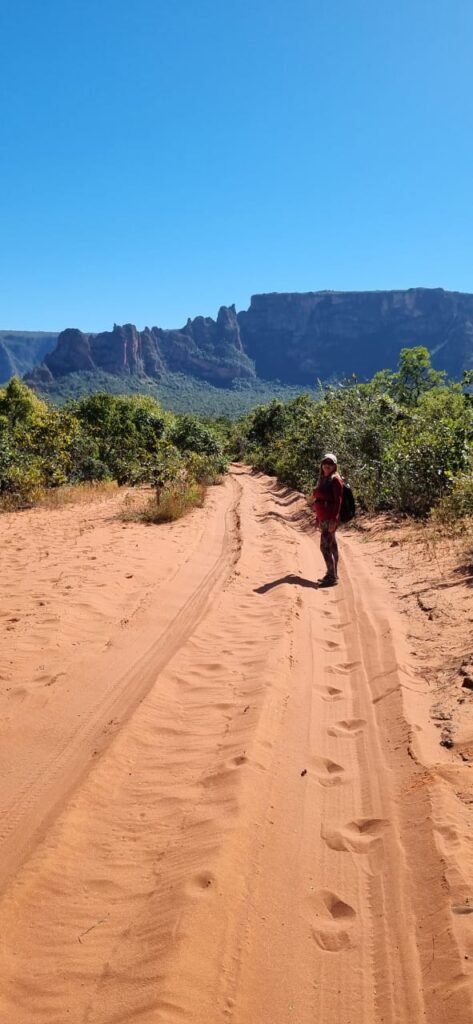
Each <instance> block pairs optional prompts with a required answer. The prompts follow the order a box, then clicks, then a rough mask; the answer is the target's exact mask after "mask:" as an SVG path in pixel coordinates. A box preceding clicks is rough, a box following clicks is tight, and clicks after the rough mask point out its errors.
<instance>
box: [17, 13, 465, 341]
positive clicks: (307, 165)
mask: <svg viewBox="0 0 473 1024" xmlns="http://www.w3.org/2000/svg"><path fill="white" fill-rule="evenodd" d="M472 42H473V4H472V3H471V0H409V2H408V0H396V2H394V0H389V2H388V0H126V2H125V0H41V2H39V0H2V4H1V6H0V81H1V91H0V147H1V153H0V184H1V196H2V203H1V215H0V218H1V220H0V223H1V252H0V289H1V292H0V328H12V329H13V328H16V329H21V328H23V329H25V330H26V329H29V330H33V329H36V330H61V329H62V328H64V327H66V326H77V327H80V328H82V329H83V330H103V329H107V328H109V327H110V326H111V325H112V323H113V322H114V321H116V322H118V323H123V322H127V321H132V322H134V323H136V324H137V325H138V327H140V328H142V327H144V326H145V324H147V325H154V324H159V325H160V326H164V327H171V326H179V325H181V324H182V323H184V322H185V320H186V318H187V316H195V315H197V314H199V313H202V314H205V315H211V316H214V315H216V312H217V309H218V306H219V305H220V304H229V303H232V302H235V303H236V305H237V308H239V309H241V308H246V307H247V305H248V303H249V299H250V295H251V294H252V293H255V292H263V291H310V290H317V289H319V288H334V289H348V290H353V289H371V288H404V287H411V286H415V285H422V286H425V287H444V288H450V289H457V290H461V291H473V203H472V182H473V62H472V60H471V51H472Z"/></svg>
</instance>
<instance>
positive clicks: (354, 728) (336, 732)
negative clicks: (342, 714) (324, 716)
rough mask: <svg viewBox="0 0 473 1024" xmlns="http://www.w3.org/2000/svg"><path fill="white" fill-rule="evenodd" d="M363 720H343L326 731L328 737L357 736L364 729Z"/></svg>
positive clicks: (364, 721)
mask: <svg viewBox="0 0 473 1024" xmlns="http://www.w3.org/2000/svg"><path fill="white" fill-rule="evenodd" d="M365 725H366V720H365V719H364V718H343V719H342V720H341V721H340V722H335V723H334V724H333V725H331V726H330V728H329V729H327V732H328V735H329V736H359V735H360V734H361V733H362V732H363V729H364V728H365Z"/></svg>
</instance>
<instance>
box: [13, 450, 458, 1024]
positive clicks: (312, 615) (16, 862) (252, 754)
mask: <svg viewBox="0 0 473 1024" xmlns="http://www.w3.org/2000/svg"><path fill="white" fill-rule="evenodd" d="M120 500H121V499H120V498H117V497H116V498H112V499H108V500H107V501H105V502H103V503H101V504H98V503H97V504H94V505H90V506H86V507H84V506H75V507H71V508H67V509H63V510H61V511H57V512H50V511H49V512H46V511H44V510H36V511H32V512H28V513H24V514H21V515H11V516H10V515H9V516H4V517H2V519H1V520H0V533H1V535H2V573H1V582H0V587H1V595H2V603H1V616H2V617H1V619H0V630H1V633H2V648H1V649H2V656H1V664H0V684H1V695H0V710H1V719H0V721H1V725H0V738H1V753H0V758H1V769H2V771H1V783H0V807H1V818H0V820H1V827H0V882H1V893H2V895H1V900H0V920H1V925H2V927H1V936H2V939H1V947H0V1019H1V1020H2V1021H5V1022H7V1024H66V1022H67V1024H134V1022H136V1024H158V1022H159V1024H185V1022H189V1024H220V1022H222V1024H223V1022H231V1024H314V1022H315V1021H317V1022H319V1024H420V1022H428V1024H445V1022H446V1021H448V1022H449V1024H450V1022H452V1024H471V1021H472V1020H473V995H472V993H473V983H472V965H473V914H472V915H471V916H470V915H469V913H468V910H469V897H468V881H469V879H468V877H467V874H465V867H466V868H468V869H470V867H471V846H470V845H469V844H470V843H471V840H470V839H469V837H468V835H467V834H465V833H464V832H463V831H462V828H461V827H460V818H458V820H457V817H456V804H455V799H454V797H455V787H457V788H458V772H460V771H461V766H460V767H458V765H457V762H453V761H452V759H451V757H452V755H451V754H450V752H448V751H442V750H441V748H439V747H438V743H437V745H436V746H435V747H434V745H433V743H432V736H431V733H432V725H431V723H430V722H429V719H428V708H427V705H426V692H425V682H424V681H423V679H422V678H421V677H420V676H419V674H418V672H417V670H416V667H415V666H414V665H413V664H412V663H411V662H412V661H413V660H414V659H412V658H411V656H410V653H409V650H408V647H407V645H406V641H405V636H404V630H405V624H404V622H403V621H401V617H400V616H399V615H398V612H397V609H396V604H395V600H394V599H393V597H392V594H391V592H390V590H389V589H388V588H387V586H386V583H385V581H384V580H383V578H382V576H381V572H380V570H379V568H377V567H376V566H375V565H374V563H373V560H372V559H370V556H369V553H367V550H366V548H365V547H364V546H363V544H362V542H361V541H360V540H359V539H358V538H357V537H355V536H345V537H343V536H342V538H341V544H342V547H343V559H342V571H341V576H342V581H341V584H340V586H339V587H337V588H334V589H329V590H323V589H318V588H317V587H315V586H314V585H313V584H314V580H316V579H317V577H318V576H320V575H321V572H322V564H321V557H320V553H319V551H318V547H317V543H316V538H315V537H314V535H313V534H312V533H311V532H310V530H308V529H307V528H306V517H305V514H304V506H303V502H302V499H300V498H299V497H298V496H297V495H295V494H290V493H289V492H287V491H284V490H282V489H280V488H278V487H277V486H275V485H274V482H273V481H271V480H270V479H268V478H267V477H264V476H259V475H254V474H252V473H251V472H250V471H249V470H248V469H245V468H243V467H235V468H234V470H233V472H232V474H231V475H230V477H229V478H228V479H227V481H226V482H225V485H224V486H222V487H219V488H213V489H212V490H211V491H210V492H209V496H208V499H207V502H206V505H205V508H204V509H201V510H197V511H196V512H194V513H192V515H191V516H189V517H188V518H186V519H185V520H181V521H180V522H178V523H175V524H170V525H169V526H163V527H159V528H152V527H146V526H144V525H141V524H127V525H126V526H124V525H123V523H122V522H121V521H120V520H119V519H118V518H117V517H116V512H117V509H118V506H119V502H120ZM434 750H435V757H436V758H437V761H435V762H434V761H433V759H432V758H433V756H434V755H433V752H434ZM468 768H469V766H468V765H465V766H464V769H465V773H466V772H467V771H468ZM465 773H464V775H463V776H462V787H463V791H464V790H465V787H466V785H467V783H468V784H469V786H470V787H471V782H470V780H469V776H468V778H467V777H466V774H465ZM439 793H440V798H439ZM462 865H463V870H462ZM469 877H470V879H471V875H470V876H469ZM447 879H448V880H447Z"/></svg>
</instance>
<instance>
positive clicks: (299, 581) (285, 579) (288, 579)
mask: <svg viewBox="0 0 473 1024" xmlns="http://www.w3.org/2000/svg"><path fill="white" fill-rule="evenodd" d="M283 583H291V584H293V585H295V586H296V587H310V588H311V589H312V590H319V588H320V586H321V584H320V583H317V581H315V580H306V579H304V577H303V576H297V575H296V573H288V574H287V576H281V577H280V579H278V580H272V581H271V583H263V585H262V586H261V587H255V588H254V591H253V593H254V594H266V593H267V592H268V590H273V588H274V587H280V586H281V585H282V584H283Z"/></svg>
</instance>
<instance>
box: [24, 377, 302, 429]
mask: <svg viewBox="0 0 473 1024" xmlns="http://www.w3.org/2000/svg"><path fill="white" fill-rule="evenodd" d="M35 388H36V390H37V392H38V394H41V396H42V397H43V398H44V399H45V400H47V401H51V402H54V403H55V404H57V405H63V404H64V403H65V402H69V401H77V400H79V399H81V398H85V397H86V396H87V395H90V394H96V393H98V392H107V393H108V394H110V395H123V394H130V395H138V394H139V395H148V396H150V397H152V398H155V399H156V400H157V401H158V402H159V403H160V405H161V406H162V407H163V408H164V409H169V410H171V411H172V412H174V413H183V414H186V413H189V412H190V413H192V414H194V415H197V416H200V417H212V418H214V417H222V416H224V417H228V418H229V419H232V420H236V419H237V418H238V417H240V416H243V415H244V414H245V413H247V412H249V411H250V410H251V409H253V408H254V407H255V405H257V404H259V403H262V402H269V401H270V400H271V399H272V398H274V397H276V398H280V399H282V400H283V401H289V399H291V398H294V397H295V396H296V395H298V394H300V391H301V388H300V387H297V386H295V385H285V384H281V383H280V382H279V381H262V380H255V381H246V380H243V381H242V380H235V381H234V382H233V384H232V385H231V387H216V386H215V385H214V384H209V383H208V382H207V381H204V380H199V379H197V378H196V377H188V376H186V375H185V374H183V373H166V374H165V375H163V377H162V378H161V379H160V380H159V381H156V380H151V379H150V378H146V377H144V378H140V377H136V376H131V375H130V376H129V377H119V376H117V375H116V374H112V373H104V372H102V371H100V372H98V371H94V372H91V371H83V372H81V373H69V374H67V376H65V377H59V378H57V379H55V380H54V381H53V382H52V383H50V384H44V383H36V384H35ZM309 390H310V391H311V394H312V395H314V396H315V395H316V394H317V393H318V390H319V389H318V388H317V387H314V388H313V389H309Z"/></svg>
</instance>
